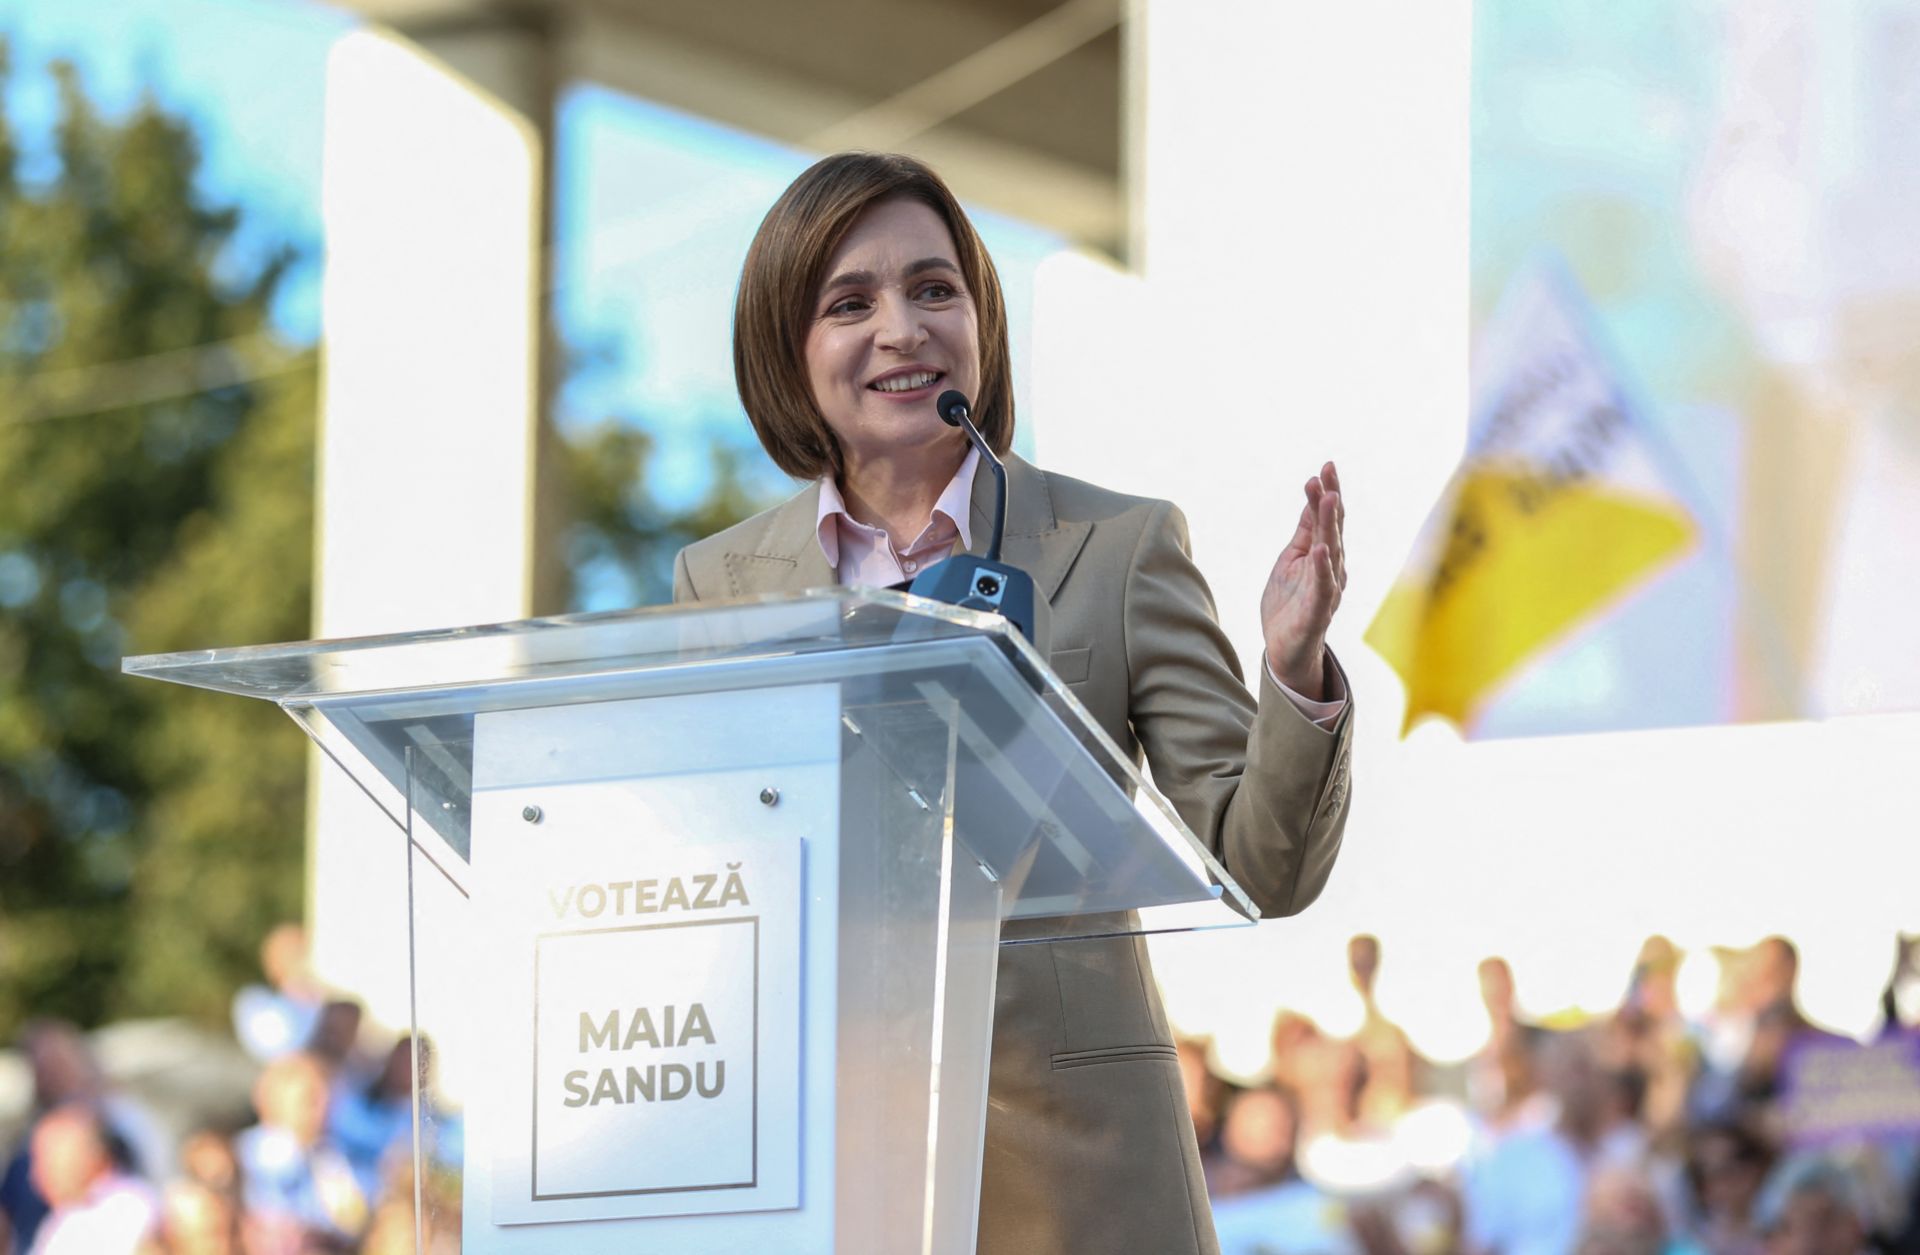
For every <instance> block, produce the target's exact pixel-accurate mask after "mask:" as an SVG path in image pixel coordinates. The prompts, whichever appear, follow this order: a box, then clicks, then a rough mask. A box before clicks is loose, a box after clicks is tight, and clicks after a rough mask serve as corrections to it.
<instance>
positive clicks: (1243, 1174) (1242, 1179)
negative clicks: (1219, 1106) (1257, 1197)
mask: <svg viewBox="0 0 1920 1255" xmlns="http://www.w3.org/2000/svg"><path fill="white" fill-rule="evenodd" d="M1299 1124H1300V1113H1299V1107H1298V1104H1297V1103H1296V1102H1295V1101H1294V1097H1293V1095H1292V1094H1290V1093H1288V1092H1286V1091H1285V1090H1283V1089H1280V1088H1278V1087H1277V1086H1274V1085H1260V1086H1255V1087H1253V1088H1251V1089H1243V1090H1240V1091H1238V1092H1237V1093H1235V1094H1234V1095H1233V1099H1232V1101H1231V1102H1229V1103H1228V1104H1227V1108H1226V1115H1225V1117H1224V1119H1223V1120H1222V1122H1221V1129H1220V1149H1221V1152H1222V1155H1221V1167H1220V1173H1219V1176H1218V1180H1217V1184H1216V1186H1215V1188H1214V1191H1213V1192H1214V1197H1216V1198H1227V1197H1231V1196H1232V1195H1235V1194H1244V1193H1246V1192H1248V1191H1249V1190H1257V1189H1263V1188H1265V1187H1267V1186H1270V1185H1278V1184H1280V1183H1281V1182H1283V1181H1287V1180H1290V1179H1292V1178H1293V1177H1294V1176H1295V1172H1294V1165H1293V1152H1294V1140H1295V1138H1297V1137H1298V1135H1299Z"/></svg>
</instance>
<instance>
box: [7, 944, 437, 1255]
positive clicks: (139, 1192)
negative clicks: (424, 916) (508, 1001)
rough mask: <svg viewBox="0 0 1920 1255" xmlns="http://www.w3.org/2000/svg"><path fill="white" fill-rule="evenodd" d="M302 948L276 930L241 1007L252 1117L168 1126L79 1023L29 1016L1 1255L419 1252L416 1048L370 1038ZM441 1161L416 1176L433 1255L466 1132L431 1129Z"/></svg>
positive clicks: (238, 1025) (237, 1011)
mask: <svg viewBox="0 0 1920 1255" xmlns="http://www.w3.org/2000/svg"><path fill="white" fill-rule="evenodd" d="M306 957H307V954H306V938H305V935H304V933H303V932H302V931H301V930H300V929H299V928H298V927H295V926H292V925H286V926H283V927H281V928H279V929H276V930H274V932H272V933H271V934H270V935H269V936H268V937H267V939H266V941H265V943H264V944H263V946H262V948H261V963H262V968H263V971H264V974H265V976H266V981H265V983H264V984H260V985H252V986H248V987H247V988H245V989H243V990H241V991H240V993H239V994H238V995H237V996H236V997H235V999H234V1008H233V1019H234V1024H233V1028H234V1034H235V1037H236V1038H237V1040H238V1041H239V1043H240V1045H241V1046H242V1047H243V1048H244V1049H245V1050H246V1052H247V1054H248V1055H250V1056H251V1057H252V1059H253V1061H254V1064H255V1065H256V1067H257V1076H256V1078H255V1080H254V1083H253V1086H252V1095H251V1103H250V1106H249V1109H246V1110H240V1111H235V1112H233V1113H231V1115H230V1116H229V1117H228V1118H224V1119H216V1120H214V1121H213V1122H211V1123H209V1124H207V1125H205V1126H203V1127H199V1128H195V1129H192V1130H190V1131H188V1132H186V1134H185V1135H184V1136H183V1137H182V1136H177V1135H174V1134H170V1133H169V1132H168V1131H167V1130H166V1129H165V1128H164V1127H163V1126H162V1124H161V1122H160V1121H159V1120H158V1119H157V1118H156V1117H155V1116H154V1114H153V1113H152V1112H151V1111H150V1110H148V1109H147V1108H146V1107H145V1106H144V1105H143V1104H142V1103H141V1102H139V1101H138V1100H137V1099H136V1098H135V1097H134V1096H132V1095H131V1094H128V1093H126V1092H123V1091H121V1090H119V1089H116V1088H115V1087H114V1086H113V1085H111V1084H110V1083H109V1082H108V1081H107V1079H106V1077H105V1075H104V1074H103V1072H102V1070H101V1068H100V1066H99V1064H98V1062H97V1061H96V1059H95V1058H94V1056H93V1053H92V1051H91V1049H90V1048H89V1045H88V1042H87V1039H86V1038H85V1037H84V1036H83V1035H82V1034H81V1033H80V1032H79V1030H78V1029H76V1028H75V1027H74V1026H73V1025H71V1024H67V1023H65V1022H61V1021H48V1020H42V1021H36V1022H34V1023H31V1024H29V1025H27V1026H26V1028H25V1030H24V1031H23V1032H22V1034H21V1036H20V1041H19V1046H20V1049H21V1053H22V1054H23V1056H24V1057H25V1060H26V1062H27V1065H28V1067H29V1069H30V1070H31V1073H32V1083H33V1106H32V1111H31V1114H30V1120H29V1123H28V1126H27V1128H26V1131H25V1133H24V1135H23V1136H22V1137H21V1138H20V1139H19V1143H18V1145H16V1146H13V1147H0V1152H3V1153H5V1154H6V1162H5V1171H4V1176H3V1177H0V1255H341V1253H345V1252H361V1253H363V1255H401V1253H402V1252H406V1253H409V1255H411V1253H412V1252H414V1251H415V1250H416V1249H417V1248H416V1230H415V1217H414V1196H415V1184H416V1183H415V1180H414V1175H415V1174H414V1166H413V1128H414V1115H413V1075H414V1069H415V1068H416V1067H417V1068H419V1069H421V1074H422V1076H423V1077H425V1076H426V1075H427V1073H426V1069H427V1068H428V1067H429V1063H428V1059H429V1057H430V1056H429V1054H428V1052H427V1051H426V1050H425V1048H424V1044H423V1048H422V1049H421V1050H420V1051H419V1052H418V1054H417V1056H416V1051H415V1049H414V1043H413V1041H412V1039H410V1038H405V1037H403V1038H401V1039H399V1040H398V1041H392V1042H387V1043H378V1042H375V1041H373V1040H371V1039H372V1034H370V1033H368V1034H363V1032H362V1022H361V1021H362V1015H361V1008H360V1006H359V1004H358V1003H355V1002H352V1001H347V1000H341V999H337V998H331V997H329V996H327V995H326V994H325V993H324V992H323V991H322V990H320V989H319V987H318V986H317V985H315V984H314V983H313V981H312V980H311V979H310V977H309V976H308V973H307V962H306ZM423 1127H425V1128H426V1130H427V1132H428V1135H429V1136H428V1138H427V1140H428V1143H429V1145H430V1146H431V1147H432V1148H433V1149H434V1150H435V1152H436V1155H435V1162H436V1163H437V1164H438V1165H440V1166H438V1167H430V1168H429V1170H428V1172H427V1173H426V1174H425V1176H426V1179H423V1180H422V1181H420V1182H419V1188H420V1190H421V1191H422V1193H423V1196H424V1198H425V1201H426V1202H427V1207H426V1209H425V1211H426V1214H427V1219H428V1222H429V1223H428V1226H427V1227H428V1228H429V1230H430V1231H429V1232H428V1233H426V1234H425V1237H426V1243H425V1249H426V1250H427V1251H429V1252H435V1251H439V1250H443V1249H444V1250H457V1249H458V1233H459V1221H458V1207H459V1193H458V1189H457V1186H456V1185H454V1184H453V1182H454V1180H455V1177H454V1174H453V1172H452V1171H451V1169H449V1168H447V1167H446V1166H445V1165H448V1164H457V1162H458V1157H459V1145H458V1138H459V1126H458V1124H457V1123H450V1122H447V1121H443V1120H438V1119H431V1118H430V1119H429V1120H428V1121H427V1122H426V1124H425V1125H424V1126H423Z"/></svg>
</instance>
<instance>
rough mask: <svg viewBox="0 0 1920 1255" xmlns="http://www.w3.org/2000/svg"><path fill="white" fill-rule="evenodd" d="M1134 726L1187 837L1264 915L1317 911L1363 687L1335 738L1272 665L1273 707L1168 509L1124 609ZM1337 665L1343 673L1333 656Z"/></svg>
mask: <svg viewBox="0 0 1920 1255" xmlns="http://www.w3.org/2000/svg"><path fill="white" fill-rule="evenodd" d="M1123 623H1124V630H1125V633H1126V659H1127V670H1128V680H1127V682H1128V719H1129V721H1130V722H1131V723H1132V725H1133V732H1134V736H1135V737H1136V738H1137V739H1138V740H1139V742H1140V746H1141V749H1142V750H1143V751H1144V752H1145V754H1146V759H1147V763H1148V765H1149V766H1150V767H1151V768H1152V770H1153V779H1154V783H1155V784H1156V785H1157V786H1158V787H1159V788H1160V790H1161V792H1163V793H1165V794H1166V795H1167V798H1168V800H1169V801H1171V802H1172V803H1173V806H1174V809H1175V810H1176V811H1178V812H1179V814H1180V817H1181V818H1182V819H1184V820H1186V822H1187V826H1188V827H1190V828H1192V829H1193V831H1194V832H1195V833H1196V834H1197V835H1198V836H1199V837H1200V838H1201V839H1202V840H1203V841H1205V842H1207V844H1208V845H1209V846H1211V847H1212V849H1213V851H1214V853H1215V855H1216V856H1217V857H1219V858H1220V860H1221V862H1222V863H1223V864H1224V865H1225V866H1226V869H1227V871H1228V872H1229V874H1231V875H1232V876H1233V878H1234V879H1235V880H1236V881H1238V882H1239V883H1240V885H1241V887H1242V888H1244V889H1245V890H1246V891H1247V893H1248V895H1249V896H1250V897H1252V898H1253V900H1254V902H1255V903H1256V904H1257V905H1258V906H1259V907H1260V910H1261V913H1262V914H1263V915H1292V914H1295V913H1297V912H1299V911H1301V910H1304V909H1305V908H1306V907H1307V906H1308V905H1309V904H1310V903H1312V902H1313V900H1314V899H1315V898H1317V897H1318V896H1319V895H1320V891H1321V889H1323V888H1325V887H1326V883H1327V876H1328V873H1329V872H1331V871H1332V869H1333V862H1334V859H1335V857H1336V856H1337V855H1338V854H1339V852H1340V838H1341V834H1342V832H1343V830H1344V829H1345V826H1346V820H1347V806H1348V788H1347V781H1348V762H1349V755H1350V746H1351V743H1352V727H1353V688H1352V686H1351V685H1348V684H1345V681H1346V675H1345V673H1344V672H1341V673H1340V678H1341V681H1342V683H1343V685H1345V688H1346V692H1347V695H1348V696H1347V707H1346V709H1345V710H1344V711H1343V712H1342V713H1341V716H1340V719H1339V721H1338V722H1337V723H1336V724H1335V726H1334V727H1333V729H1332V730H1330V731H1329V730H1328V729H1325V728H1320V727H1316V726H1315V725H1314V723H1313V721H1312V720H1310V719H1308V718H1307V716H1306V715H1304V714H1302V713H1301V712H1300V710H1299V708H1298V707H1296V706H1295V705H1294V704H1293V703H1292V702H1290V701H1288V700H1287V697H1286V694H1284V693H1282V692H1281V691H1280V690H1279V688H1278V687H1276V686H1275V685H1274V683H1273V681H1272V680H1271V679H1270V678H1269V677H1268V676H1267V674H1266V668H1265V667H1262V668H1260V673H1261V674H1260V680H1259V697H1258V699H1257V700H1256V699H1255V698H1254V697H1253V696H1252V695H1251V694H1249V693H1248V692H1247V689H1246V686H1245V684H1244V682H1243V681H1242V679H1241V674H1240V663H1239V660H1238V659H1237V658H1236V657H1235V655H1234V651H1233V647H1232V645H1231V644H1230V643H1229V642H1228V640H1227V637H1226V633H1225V632H1223V631H1221V629H1220V624H1219V621H1218V618H1217V617H1216V615H1215V613H1214V605H1213V596H1212V594H1211V593H1210V592H1209V591H1208V589H1207V584H1206V580H1205V579H1204V578H1203V577H1202V576H1201V574H1200V570H1199V568H1198V567H1196V566H1195V565H1194V564H1193V559H1192V558H1191V557H1190V556H1189V546H1188V540H1187V522H1186V518H1185V517H1184V516H1183V515H1182V514H1181V513H1180V511H1179V510H1178V509H1177V508H1176V507H1175V506H1173V505H1172V504H1171V503H1168V502H1164V501H1163V502H1159V503H1157V504H1156V506H1155V507H1154V510H1153V511H1152V513H1151V514H1150V516H1149V517H1148V519H1147V520H1146V524H1145V527H1144V528H1143V529H1142V531H1141V534H1140V538H1139V541H1138V544H1137V546H1136V549H1135V552H1134V555H1133V560H1132V562H1131V563H1130V564H1129V566H1128V571H1127V586H1126V594H1125V608H1124V619H1123ZM1327 660H1328V662H1329V663H1330V664H1331V665H1332V666H1333V667H1334V668H1335V669H1336V670H1337V669H1338V668H1339V663H1338V662H1337V661H1335V660H1334V659H1333V655H1332V653H1331V652H1329V653H1328V655H1327Z"/></svg>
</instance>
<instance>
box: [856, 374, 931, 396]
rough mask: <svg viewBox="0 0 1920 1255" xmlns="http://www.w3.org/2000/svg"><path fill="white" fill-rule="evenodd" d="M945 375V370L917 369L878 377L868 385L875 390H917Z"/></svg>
mask: <svg viewBox="0 0 1920 1255" xmlns="http://www.w3.org/2000/svg"><path fill="white" fill-rule="evenodd" d="M945 376H946V372H944V371H938V370H915V371H909V372H907V373H906V374H904V375H889V376H887V377H886V378H885V379H876V380H874V381H873V382H872V383H870V384H868V385H867V387H868V388H870V389H872V390H873V391H875V392H915V391H918V390H919V389H921V388H924V387H926V386H928V385H929V384H932V383H935V382H937V381H939V380H940V379H943V378H945Z"/></svg>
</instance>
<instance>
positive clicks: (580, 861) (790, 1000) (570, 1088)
mask: <svg viewBox="0 0 1920 1255" xmlns="http://www.w3.org/2000/svg"><path fill="white" fill-rule="evenodd" d="M837 697H838V695H837V693H836V692H834V691H833V690H832V689H831V688H823V687H821V686H807V687H799V688H786V689H782V690H780V691H779V692H777V693H774V694H765V693H746V694H735V695H730V696H726V697H722V698H721V699H720V700H719V701H715V700H714V699H713V698H712V696H711V695H705V694H701V695H680V696H663V697H652V698H639V699H632V700H627V701H614V702H595V703H590V704H582V705H570V706H550V707H541V708H535V709H530V710H504V711H496V712H491V713H486V714H482V715H480V716H478V717H477V718H476V719H475V721H474V739H473V773H474V789H473V803H472V813H471V821H470V822H471V834H472V847H471V865H472V868H473V873H474V875H473V881H472V884H473V905H474V908H475V909H476V911H477V912H478V913H479V914H480V915H482V916H484V917H486V918H489V919H491V920H492V921H494V926H493V928H491V929H490V930H489V933H488V936H487V937H486V938H485V942H486V944H487V946H488V949H489V956H490V957H489V960H488V963H487V967H488V969H489V970H491V971H493V972H496V973H498V974H499V976H500V978H501V986H502V991H503V994H504V996H501V997H498V998H494V999H490V1000H488V1001H487V1003H486V1004H485V1005H486V1007H487V1009H488V1015H487V1021H488V1023H487V1027H486V1028H485V1029H483V1030H482V1033H481V1038H480V1039H481V1041H482V1042H484V1043H486V1045H487V1046H488V1048H489V1054H490V1057H491V1058H490V1062H489V1063H488V1064H487V1065H486V1067H485V1074H486V1075H487V1076H488V1077H490V1078H498V1079H499V1080H500V1081H502V1082H504V1083H500V1084H490V1085H488V1086H487V1087H485V1088H484V1089H483V1090H482V1091H481V1093H480V1094H479V1095H477V1096H476V1097H477V1098H478V1101H477V1102H474V1103H471V1104H469V1112H468V1128H467V1136H468V1139H469V1143H470V1145H482V1146H487V1147H489V1148H491V1152H492V1163H491V1175H492V1182H491V1184H492V1197H491V1199H490V1208H489V1210H490V1214H491V1215H492V1217H493V1219H494V1220H495V1222H496V1223H499V1224H506V1225H512V1224H540V1223H547V1222H553V1221H566V1220H610V1219H621V1218H629V1217H647V1216H672V1215H688V1214H700V1213H709V1212H716V1211H724V1212H746V1211H766V1210H774V1209H780V1208H792V1207H797V1206H798V1205H799V1202H800V1185H801V1163H800V1155H801V1143H800V1080H801V1078H800V1058H801V1034H800V1020H801V1005H802V1000H801V982H800V975H801V967H802V954H803V943H802V936H801V921H802V918H803V912H804V908H805V904H804V901H803V893H804V885H803V880H802V875H801V866H802V852H803V850H804V849H805V848H806V845H807V843H808V841H809V840H811V841H812V842H813V843H815V844H816V845H820V844H824V845H825V846H826V847H827V848H828V849H831V848H832V846H833V845H834V840H835V835H836V834H832V833H828V832H824V831H822V830H821V829H822V825H823V824H824V822H825V821H828V820H830V819H831V813H830V811H828V810H827V809H825V808H823V807H822V806H820V805H808V804H807V803H808V800H809V799H810V798H815V799H824V797H825V796H826V795H827V794H829V793H830V792H831V791H832V789H833V788H834V787H837V783H838V781H837V764H835V763H833V762H830V761H827V759H828V755H826V754H822V753H821V752H820V751H819V750H815V751H813V756H814V757H817V758H821V759H822V761H820V762H817V763H812V764H807V763H796V762H792V761H790V760H791V759H792V758H793V757H794V755H793V752H792V750H791V749H786V750H782V749H780V748H779V747H776V746H774V745H770V744H768V743H767V742H770V741H772V740H774V739H776V738H808V737H811V738H812V739H813V743H814V744H816V745H824V746H827V747H829V749H831V747H832V746H834V745H835V744H836V742H837V741H838V732H839V719H838V714H839V706H838V700H837ZM561 747H570V748H565V749H563V748H561ZM833 757H837V755H834V756H833ZM782 759H785V760H789V761H786V762H785V763H783V765H782V766H781V767H780V769H779V770H778V772H777V775H778V778H779V780H780V783H781V785H782V786H783V788H782V793H783V795H784V796H781V797H770V798H769V799H768V801H762V800H760V795H761V793H762V792H764V791H765V790H766V789H767V788H768V786H767V785H765V784H763V783H762V781H763V780H766V779H769V778H770V777H768V775H767V771H768V768H767V767H766V764H767V763H768V762H769V761H779V760H782ZM743 763H744V764H746V766H744V767H743V766H740V764H743ZM688 768H692V770H691V771H689V770H688ZM729 796H732V797H734V798H736V799H737V800H738V802H739V805H736V806H732V807H729V806H727V805H726V804H725V801H724V799H726V798H728V797H729ZM783 801H784V802H785V805H784V806H783V805H781V804H780V803H781V802H783ZM810 829H811V831H810ZM829 1010H830V1008H824V1007H823V1008H817V1009H816V1014H824V1013H826V1012H827V1011H829ZM519 1077H525V1078H528V1079H527V1080H526V1081H525V1083H524V1084H523V1083H521V1082H518V1081H515V1080H513V1079H511V1078H519ZM469 1153H471V1152H469ZM469 1201H470V1202H472V1201H474V1200H472V1199H471V1198H470V1200H469Z"/></svg>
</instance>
